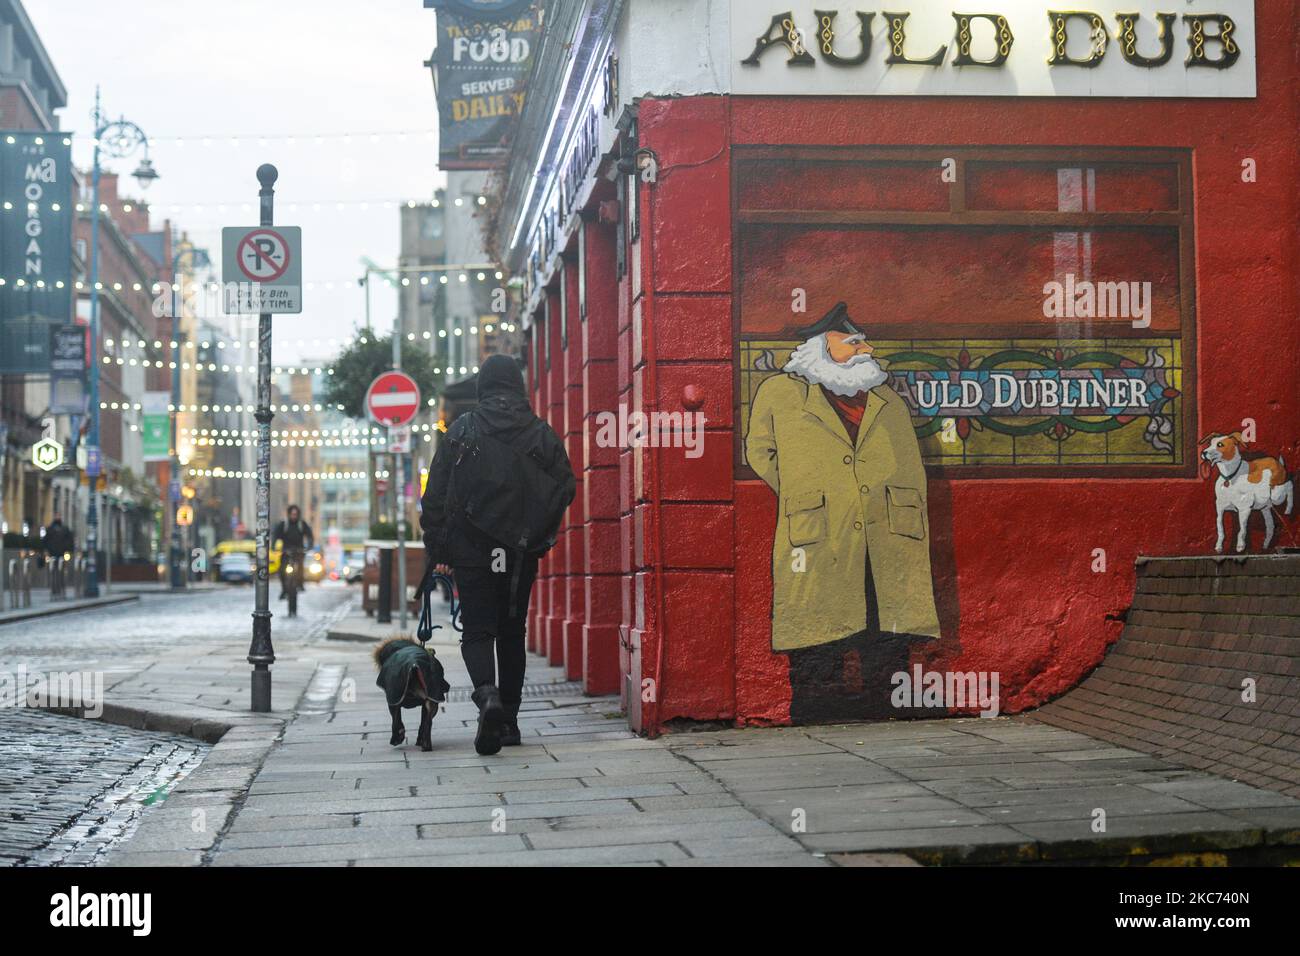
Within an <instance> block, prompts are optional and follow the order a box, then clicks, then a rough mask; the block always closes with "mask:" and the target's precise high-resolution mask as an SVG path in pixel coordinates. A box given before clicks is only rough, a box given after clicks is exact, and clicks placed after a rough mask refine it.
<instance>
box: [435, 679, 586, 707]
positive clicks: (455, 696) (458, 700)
mask: <svg viewBox="0 0 1300 956" xmlns="http://www.w3.org/2000/svg"><path fill="white" fill-rule="evenodd" d="M472 693H474V688H472V687H453V688H452V689H451V690H449V691H448V692H447V703H449V704H463V703H464V702H465V701H467V700H469V699H470V698H469V695H470V694H472ZM581 696H582V682H581V681H576V680H565V681H547V682H545V683H540V684H525V685H524V689H523V697H524V698H525V699H527V698H530V697H581Z"/></svg>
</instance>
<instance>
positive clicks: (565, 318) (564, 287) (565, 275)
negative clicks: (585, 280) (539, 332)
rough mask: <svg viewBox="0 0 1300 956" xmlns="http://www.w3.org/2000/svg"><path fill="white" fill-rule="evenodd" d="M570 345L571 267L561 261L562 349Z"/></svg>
mask: <svg viewBox="0 0 1300 956" xmlns="http://www.w3.org/2000/svg"><path fill="white" fill-rule="evenodd" d="M568 347H569V267H568V264H567V263H565V262H563V261H561V262H560V350H561V351H564V350H565V349H567V348H568Z"/></svg>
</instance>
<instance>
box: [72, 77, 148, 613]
mask: <svg viewBox="0 0 1300 956" xmlns="http://www.w3.org/2000/svg"><path fill="white" fill-rule="evenodd" d="M92 119H93V120H94V125H95V156H94V164H93V166H92V171H91V182H92V203H91V209H90V354H91V356H98V355H99V157H100V153H101V152H103V153H107V154H108V155H109V156H111V157H113V158H115V159H124V158H126V157H127V156H130V155H131V154H132V153H134V152H135V151H136V150H137V149H139V148H140V147H142V146H143V147H144V159H142V160H141V161H140V165H139V167H138V168H137V169H136V171H135V172H134V173H133V174H132V175H134V176H135V179H136V182H138V183H139V184H140V188H141V189H147V188H148V187H149V186H150V184H151V183H153V181H154V180H155V179H157V178H158V173H157V172H156V171H155V170H154V168H153V163H152V162H150V161H149V139H148V137H147V136H145V135H144V130H142V129H141V128H140V127H139V126H137V125H135V123H132V122H130V121H129V120H127V119H125V118H119V119H116V120H110V121H107V122H106V121H105V120H104V113H103V110H102V109H101V108H100V102H99V87H95V112H94V113H93V114H92ZM90 445H91V447H92V448H96V449H98V448H99V362H98V361H97V360H92V361H91V363H90ZM88 498H89V507H88V510H87V514H86V588H85V590H86V597H99V553H98V552H99V476H98V475H94V476H92V477H91V479H90V488H89V495H88Z"/></svg>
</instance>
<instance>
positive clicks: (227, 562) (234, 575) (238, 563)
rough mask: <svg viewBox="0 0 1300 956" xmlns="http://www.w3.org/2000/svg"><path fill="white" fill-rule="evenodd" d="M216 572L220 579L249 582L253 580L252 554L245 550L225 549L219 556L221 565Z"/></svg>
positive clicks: (241, 582) (239, 582) (242, 582)
mask: <svg viewBox="0 0 1300 956" xmlns="http://www.w3.org/2000/svg"><path fill="white" fill-rule="evenodd" d="M217 574H218V577H219V578H220V580H222V581H230V582H234V583H237V584H251V583H252V581H253V557H252V555H250V554H248V553H247V552H245V551H227V552H226V553H225V554H223V555H222V556H221V567H220V570H218V572H217Z"/></svg>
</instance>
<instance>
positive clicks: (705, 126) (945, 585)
mask: <svg viewBox="0 0 1300 956" xmlns="http://www.w3.org/2000/svg"><path fill="white" fill-rule="evenodd" d="M1294 6H1295V4H1291V3H1287V4H1282V3H1279V4H1269V5H1267V7H1268V9H1267V10H1265V9H1264V7H1263V6H1261V7H1260V8H1258V9H1259V13H1258V23H1257V47H1258V49H1257V63H1258V97H1257V98H1256V99H1253V100H1249V99H1195V100H1191V99H1188V100H1167V99H1113V98H1112V99H1094V100H1085V99H1064V98H1062V99H1052V98H1021V99H1015V98H986V97H921V96H917V97H892V98H891V97H870V96H863V97H784V98H783V97H726V96H688V97H680V98H672V99H643V100H642V101H641V102H640V104H639V114H638V122H639V134H640V140H639V142H640V145H641V146H642V147H647V148H650V149H652V150H654V152H655V154H656V156H657V159H658V181H657V182H656V183H654V184H643V185H642V186H641V187H640V188H641V208H642V212H641V216H642V218H641V229H642V235H643V237H645V236H647V235H649V236H651V237H652V242H650V243H647V242H645V241H644V238H643V241H642V242H641V243H640V246H641V248H640V249H637V248H636V247H633V248H632V250H630V253H629V268H630V269H631V270H633V271H635V270H636V269H638V268H641V269H643V270H644V272H643V274H642V277H641V278H642V279H643V281H644V283H645V288H644V289H637V288H635V286H636V285H637V283H635V282H633V281H632V278H629V279H627V280H625V281H624V282H623V283H622V288H621V292H622V302H621V303H620V304H621V305H624V306H628V307H629V311H630V313H631V319H632V321H631V327H630V328H628V327H624V328H622V329H621V334H620V342H619V346H620V348H619V364H620V369H619V373H620V374H619V386H620V388H621V389H622V390H623V394H624V395H625V396H627V395H630V396H631V397H632V407H642V408H648V405H646V404H645V390H646V389H647V388H649V382H650V377H649V376H648V374H647V371H648V370H647V363H646V356H645V354H643V352H644V350H645V349H646V348H647V346H648V345H649V346H650V347H652V348H653V352H654V356H655V358H657V365H656V372H657V383H658V393H659V405H658V407H659V408H661V409H666V410H675V409H679V408H682V407H683V405H682V390H683V388H684V387H685V386H687V385H695V386H696V387H697V388H698V389H700V390H702V392H703V394H704V409H703V410H704V411H705V412H706V414H707V416H708V421H709V425H708V432H707V440H706V443H705V449H706V451H705V454H704V455H703V456H702V457H701V458H699V459H695V460H687V459H685V458H684V457H683V456H682V455H681V452H680V451H679V450H676V449H669V450H667V451H666V452H665V453H662V454H660V455H659V459H658V468H659V482H660V484H659V488H660V494H661V497H662V513H661V515H660V518H661V521H662V528H661V529H660V532H659V536H658V537H657V538H656V536H655V535H654V534H652V533H651V532H652V530H653V515H652V511H653V508H652V495H651V494H650V493H649V489H648V487H642V484H641V483H640V482H637V481H636V480H635V479H636V478H637V477H638V476H639V475H641V476H642V477H644V475H643V473H644V472H645V471H647V470H648V461H647V460H648V458H649V456H650V455H651V454H652V452H651V451H650V450H644V451H642V452H640V453H639V454H640V456H641V457H642V458H643V461H641V462H633V461H632V459H633V457H634V454H633V453H632V452H624V453H623V454H622V456H621V460H620V465H621V467H620V472H621V477H622V483H623V489H624V490H623V502H622V503H623V505H624V508H623V512H624V515H623V531H624V534H623V538H624V543H625V545H626V546H627V547H625V550H624V555H625V557H624V561H625V564H624V570H625V572H629V573H625V575H624V578H623V585H624V594H623V603H624V622H625V627H628V628H629V629H635V628H643V629H644V632H643V633H642V634H641V635H640V636H641V638H642V644H641V647H640V654H639V656H640V664H639V668H636V667H633V663H634V662H633V661H632V654H631V652H630V651H629V650H628V649H627V648H625V652H624V655H623V669H624V672H625V673H627V672H628V671H629V670H631V671H633V673H632V675H631V676H632V677H633V679H635V680H639V679H640V678H641V677H644V676H655V677H656V678H657V685H658V687H659V689H660V690H661V693H662V697H661V699H660V700H659V701H658V706H655V707H652V708H651V710H650V711H648V712H646V713H645V714H644V715H643V720H641V721H638V719H637V715H636V714H633V723H634V725H638V724H639V725H641V726H643V727H644V728H645V729H647V730H649V731H651V732H654V731H656V730H657V729H658V728H659V727H660V726H662V724H663V723H664V722H666V721H668V720H671V719H673V718H674V717H688V718H693V719H716V718H726V719H734V720H736V721H738V722H741V723H768V722H772V723H782V722H786V721H788V720H789V716H790V710H789V704H790V684H789V679H788V676H787V662H786V658H785V657H784V656H783V655H780V654H776V653H773V651H772V650H771V630H772V628H771V597H772V589H771V543H772V535H773V529H774V524H775V511H776V508H775V497H774V496H773V494H772V493H771V491H770V490H769V489H768V488H767V487H766V486H765V485H764V484H763V483H762V482H760V481H757V480H736V479H734V478H733V474H732V472H733V452H734V444H733V442H734V437H735V436H734V434H733V430H732V429H733V424H734V423H733V421H732V409H733V406H734V404H735V395H734V394H733V367H734V363H735V362H736V361H737V353H736V351H735V341H734V337H733V315H732V291H733V289H732V208H731V198H730V197H731V182H730V171H731V159H732V157H731V150H730V147H732V146H737V145H750V144H766V145H819V146H851V145H871V146H886V145H898V146H912V147H915V146H953V147H963V146H990V147H997V146H1066V147H1098V148H1113V147H1119V148H1124V147H1147V148H1177V149H1187V150H1190V152H1191V157H1192V177H1193V196H1194V213H1195V230H1194V243H1195V335H1196V343H1195V344H1196V352H1195V354H1196V376H1195V382H1196V394H1195V412H1194V414H1193V415H1192V416H1191V421H1190V427H1192V428H1193V429H1194V430H1195V431H1196V435H1195V436H1194V437H1196V438H1199V437H1200V436H1201V435H1204V434H1208V433H1210V432H1212V431H1222V430H1226V431H1231V430H1235V429H1238V428H1240V427H1241V423H1242V421H1243V419H1248V418H1249V419H1253V420H1254V421H1255V422H1256V426H1257V432H1258V441H1259V445H1260V447H1261V449H1266V450H1267V451H1268V452H1269V453H1270V454H1275V455H1276V454H1279V453H1280V454H1282V455H1284V456H1285V458H1286V460H1287V461H1288V462H1300V402H1298V401H1297V396H1298V392H1300V382H1297V374H1296V369H1297V368H1300V320H1297V315H1298V314H1300V289H1298V288H1297V276H1296V262H1297V255H1298V248H1297V230H1296V224H1297V222H1300V198H1298V196H1300V191H1298V190H1297V187H1296V183H1297V182H1300V107H1298V106H1297V104H1298V103H1300V90H1298V89H1297V86H1298V84H1297V75H1296V73H1295V70H1294V59H1293V57H1294V51H1295V49H1296V46H1295V43H1296V37H1295V29H1296V28H1295V26H1294V23H1295V22H1296V21H1295V10H1294V9H1293V8H1294ZM1247 160H1253V161H1254V163H1255V164H1256V168H1257V171H1258V172H1257V181H1255V182H1253V183H1251V182H1244V181H1243V163H1245V162H1246V161H1247ZM807 267H808V269H810V270H817V269H818V268H824V266H819V263H818V262H816V261H809V262H808V263H807ZM933 281H934V282H935V283H945V282H953V281H955V280H953V279H952V278H951V277H950V276H945V275H942V274H937V275H934V276H933ZM810 311H812V310H811V308H810ZM855 318H858V319H860V320H861V321H862V322H863V323H864V324H866V325H867V326H870V324H871V321H872V317H870V316H858V317H855ZM810 320H811V319H810ZM648 321H653V330H652V334H653V342H652V343H649V342H648V336H647V329H646V323H647V322H648ZM635 466H640V467H635ZM928 495H929V505H928V507H929V518H930V522H931V527H932V535H931V549H932V559H933V567H934V576H935V586H934V590H935V594H936V601H937V604H938V609H939V616H940V621H941V623H942V626H943V637H942V639H941V640H940V641H937V642H933V643H931V644H929V645H926V651H925V652H924V654H923V656H917V655H916V652H914V656H913V661H912V662H913V663H921V664H923V665H924V666H925V667H926V669H927V670H931V669H933V670H947V669H953V670H961V671H969V670H976V671H996V672H998V673H999V674H1000V681H1001V692H1002V699H1001V707H1002V710H1003V712H1010V711H1017V710H1022V709H1025V708H1029V707H1033V706H1035V705H1037V704H1040V703H1042V702H1043V701H1045V700H1047V699H1048V698H1050V697H1052V696H1054V695H1057V694H1060V693H1062V692H1063V691H1065V690H1067V689H1068V688H1070V687H1071V686H1072V685H1074V684H1075V683H1077V682H1078V681H1079V680H1080V678H1081V677H1082V676H1084V675H1085V674H1086V673H1087V672H1088V671H1089V670H1090V669H1091V668H1093V667H1094V666H1096V664H1097V663H1098V662H1099V661H1100V659H1101V657H1102V656H1103V654H1104V652H1105V650H1106V647H1107V646H1108V644H1109V643H1110V642H1112V641H1114V640H1115V639H1116V638H1117V636H1118V633H1119V630H1120V627H1121V625H1122V617H1123V614H1124V612H1125V609H1126V608H1127V607H1128V605H1129V602H1130V599H1131V596H1132V592H1133V582H1134V560H1135V559H1136V558H1137V557H1138V556H1140V555H1144V554H1199V553H1207V552H1209V551H1211V549H1212V547H1213V538H1214V533H1213V521H1214V506H1213V495H1212V491H1211V489H1210V485H1209V482H1208V481H1206V480H1202V479H1197V478H1181V477H1156V478H1116V477H1106V478H1092V477H1061V478H1051V477H1048V478H1043V477H1025V478H1015V477H1012V478H998V479H988V478H951V479H949V478H937V477H935V476H934V475H931V476H930V478H929V481H928ZM633 499H635V508H632V507H631V506H632V505H633V503H634V501H633ZM1295 520H1296V519H1295V518H1291V519H1288V522H1287V523H1286V525H1285V526H1284V530H1283V531H1282V532H1281V534H1282V539H1283V543H1286V540H1287V535H1288V533H1289V534H1291V535H1292V536H1294V535H1295V534H1296V524H1295ZM1256 521H1257V522H1258V518H1256ZM1286 528H1289V531H1288V530H1285V529H1286ZM655 540H659V541H661V542H663V551H664V553H663V555H662V556H661V557H662V561H663V572H664V573H663V588H664V593H663V617H664V621H663V622H662V623H663V624H665V625H666V627H667V645H666V646H665V647H664V648H663V649H662V653H660V652H659V651H660V649H659V648H657V647H656V645H655V643H654V642H655V640H656V637H657V634H658V631H657V627H656V625H657V624H659V623H660V622H659V621H658V620H657V616H656V615H657V606H656V599H657V595H656V594H655V592H654V583H653V577H654V576H653V575H652V574H650V575H648V574H647V573H646V572H647V571H651V570H653V569H654V568H655V566H656V565H655V562H654V560H653V559H654V558H655V557H656V556H655V555H654V554H653V553H651V551H650V548H651V547H652V545H653V543H654V541H655ZM1251 542H1252V543H1251V547H1252V548H1254V549H1257V548H1258V547H1259V544H1260V533H1259V529H1258V525H1257V526H1256V527H1255V531H1254V533H1253V534H1252V536H1251ZM628 547H630V549H631V553H628V550H627V548H628ZM1095 548H1103V549H1105V552H1106V571H1105V572H1104V573H1096V572H1094V571H1093V563H1094V554H1093V552H1094V549H1095ZM633 575H635V577H633ZM647 578H648V579H649V580H647Z"/></svg>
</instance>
